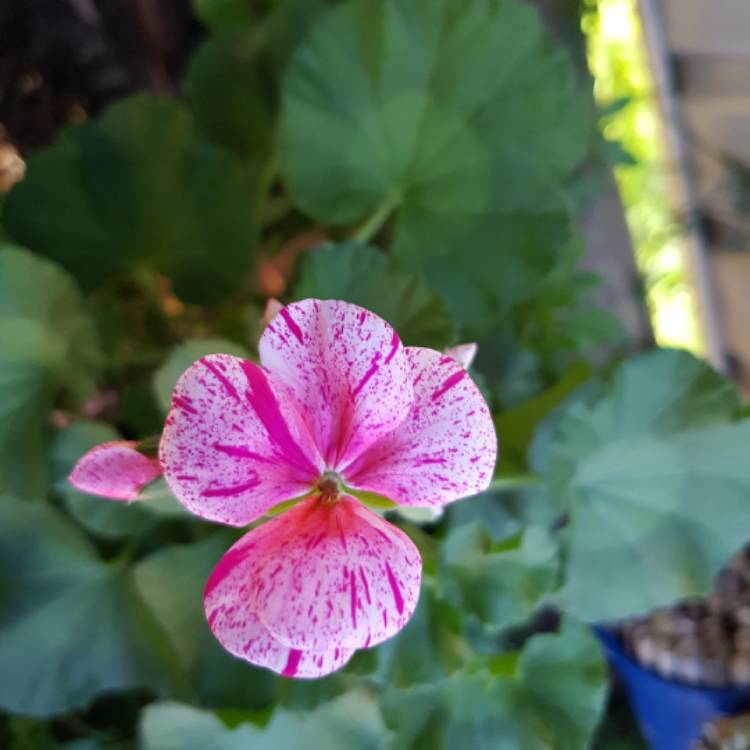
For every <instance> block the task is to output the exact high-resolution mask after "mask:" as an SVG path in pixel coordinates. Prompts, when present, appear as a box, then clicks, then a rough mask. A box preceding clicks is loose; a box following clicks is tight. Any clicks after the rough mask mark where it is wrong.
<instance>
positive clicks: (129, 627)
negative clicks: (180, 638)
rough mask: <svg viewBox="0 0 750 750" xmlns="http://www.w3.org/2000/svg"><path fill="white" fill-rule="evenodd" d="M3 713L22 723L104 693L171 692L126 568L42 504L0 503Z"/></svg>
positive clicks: (170, 667) (166, 655)
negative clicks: (20, 718) (97, 551)
mask: <svg viewBox="0 0 750 750" xmlns="http://www.w3.org/2000/svg"><path fill="white" fill-rule="evenodd" d="M0 570H2V573H1V574H0V630H1V631H2V634H3V637H2V638H0V663H2V665H3V675H4V679H3V680H2V681H1V682H0V706H2V708H3V709H5V710H7V711H10V712H12V713H17V714H22V715H26V716H38V717H45V716H52V715H57V714H61V713H66V712H68V711H71V710H74V709H83V708H86V707H87V706H88V705H89V704H90V703H91V702H92V701H93V700H94V698H95V697H97V696H98V695H101V694H103V693H111V692H115V691H124V690H130V689H132V688H149V689H152V690H155V691H157V693H164V692H168V691H169V689H170V688H172V687H174V685H175V683H174V682H173V681H172V680H173V679H179V678H178V675H179V672H178V671H175V670H176V669H177V662H176V657H175V656H174V654H173V653H172V651H171V646H170V644H169V642H168V641H167V640H166V638H165V636H164V634H163V633H162V632H161V630H160V628H159V627H158V625H157V624H156V621H155V620H154V618H153V616H152V615H151V613H150V612H149V611H148V610H147V609H146V607H145V606H144V604H143V602H142V601H141V600H140V598H139V597H138V595H137V593H136V591H135V588H134V585H133V581H132V579H131V578H130V576H129V574H128V572H127V570H126V569H125V568H123V567H122V566H121V565H117V564H106V563H103V562H102V561H100V560H99V559H98V557H97V556H96V554H95V552H94V550H93V549H92V548H91V547H90V546H89V544H88V542H86V540H85V539H84V538H83V537H82V536H81V535H80V534H79V533H78V532H77V530H76V529H75V528H74V527H73V526H71V525H70V524H69V523H68V522H67V521H66V520H65V519H64V518H63V516H61V515H60V514H59V513H57V512H56V511H54V510H53V509H52V508H51V507H50V506H48V505H47V504H45V503H43V502H22V501H18V500H13V499H10V498H3V499H2V500H0Z"/></svg>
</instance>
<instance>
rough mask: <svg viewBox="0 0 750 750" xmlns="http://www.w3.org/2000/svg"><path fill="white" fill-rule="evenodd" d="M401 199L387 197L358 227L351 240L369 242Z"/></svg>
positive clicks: (394, 195) (394, 196) (392, 196)
mask: <svg viewBox="0 0 750 750" xmlns="http://www.w3.org/2000/svg"><path fill="white" fill-rule="evenodd" d="M400 200H401V197H400V196H399V195H397V194H392V195H389V196H388V197H387V198H386V199H385V200H384V201H383V202H382V203H381V204H380V205H379V206H378V207H377V208H376V209H375V210H374V211H373V212H372V213H371V214H370V215H369V216H368V217H367V218H366V219H365V220H364V221H363V222H362V223H361V224H360V225H359V226H358V227H357V229H355V230H354V234H352V239H353V240H356V241H357V242H362V243H366V242H369V241H370V240H371V239H372V238H373V237H374V236H375V235H376V234H377V233H378V231H379V230H380V228H381V227H382V226H383V224H385V222H386V221H387V220H388V217H389V216H390V215H391V214H392V213H393V210H394V209H395V208H396V206H397V205H398V204H399V202H400Z"/></svg>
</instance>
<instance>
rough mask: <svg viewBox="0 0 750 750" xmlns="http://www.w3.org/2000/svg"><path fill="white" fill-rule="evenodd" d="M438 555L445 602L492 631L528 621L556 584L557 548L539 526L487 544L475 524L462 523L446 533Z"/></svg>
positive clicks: (477, 523) (478, 526) (482, 531)
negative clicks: (449, 601)
mask: <svg viewBox="0 0 750 750" xmlns="http://www.w3.org/2000/svg"><path fill="white" fill-rule="evenodd" d="M441 554H442V567H443V576H442V579H441V580H442V581H443V585H444V586H445V587H446V592H447V596H448V597H449V599H450V600H451V601H452V602H453V604H454V605H455V606H456V607H458V608H459V609H461V610H462V611H464V612H470V613H471V614H473V615H474V616H475V617H477V618H478V619H479V621H480V622H482V623H483V624H484V625H485V626H488V627H490V628H493V629H498V630H499V629H502V628H506V627H509V626H511V625H516V624H519V623H521V622H524V621H525V620H526V619H528V618H529V617H530V616H531V615H532V614H533V613H534V611H535V610H536V609H537V607H539V606H540V604H541V603H542V601H543V600H544V597H545V596H547V595H548V594H549V593H550V592H551V591H553V589H554V588H555V586H556V584H557V580H558V574H559V562H558V557H557V554H558V550H557V546H556V545H555V543H554V542H553V541H552V539H550V536H549V534H548V533H547V532H546V531H545V530H544V529H543V528H541V527H533V526H532V527H529V528H527V529H526V530H525V531H524V532H522V533H518V534H515V535H513V536H511V537H509V538H507V539H504V540H502V541H501V542H496V543H493V541H492V539H491V537H490V535H489V534H488V533H487V532H486V531H485V529H484V527H483V525H482V524H480V523H479V522H476V521H475V522H473V523H467V524H462V525H460V526H456V527H454V528H452V529H451V530H450V532H449V533H448V535H447V536H446V538H445V539H444V540H443V543H442V545H441Z"/></svg>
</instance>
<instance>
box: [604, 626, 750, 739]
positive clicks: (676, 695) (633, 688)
mask: <svg viewBox="0 0 750 750" xmlns="http://www.w3.org/2000/svg"><path fill="white" fill-rule="evenodd" d="M595 630H596V634H597V636H598V638H599V641H600V642H601V644H602V646H603V647H604V651H605V652H606V654H607V658H608V659H609V661H610V663H611V664H612V666H613V667H614V669H615V671H616V672H617V674H618V675H619V677H620V679H621V680H622V683H623V684H624V686H625V692H626V693H627V695H628V699H629V701H630V706H631V708H632V709H633V714H634V715H635V718H636V721H637V722H638V726H639V727H640V729H641V733H642V734H643V736H644V738H645V739H646V741H647V742H648V744H649V746H650V747H651V748H652V750H691V748H692V747H693V744H694V743H695V742H696V741H697V740H699V739H700V738H701V736H702V735H703V725H704V724H706V723H707V722H709V721H713V720H714V719H716V718H718V717H719V716H733V715H736V714H739V713H743V712H744V711H745V710H747V709H749V708H750V686H748V687H728V688H701V687H693V686H690V685H682V684H680V683H679V682H671V681H670V680H667V679H664V678H663V677H659V675H657V674H655V673H654V672H650V671H649V670H647V669H645V668H644V667H642V666H641V665H640V664H638V662H637V661H635V659H633V658H632V657H631V656H630V654H628V653H627V651H626V650H625V647H624V646H623V644H622V642H621V641H620V639H619V638H618V637H617V636H616V635H614V634H613V633H611V632H610V631H608V630H606V629H605V628H601V627H599V628H595Z"/></svg>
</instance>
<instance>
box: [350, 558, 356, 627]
mask: <svg viewBox="0 0 750 750" xmlns="http://www.w3.org/2000/svg"><path fill="white" fill-rule="evenodd" d="M349 597H350V598H349V610H350V612H351V616H352V627H353V628H354V629H355V630H356V628H357V579H356V578H355V577H354V571H353V570H352V571H350V572H349Z"/></svg>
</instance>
